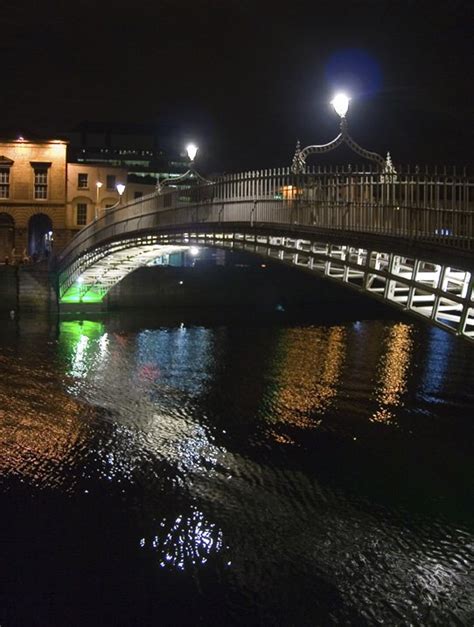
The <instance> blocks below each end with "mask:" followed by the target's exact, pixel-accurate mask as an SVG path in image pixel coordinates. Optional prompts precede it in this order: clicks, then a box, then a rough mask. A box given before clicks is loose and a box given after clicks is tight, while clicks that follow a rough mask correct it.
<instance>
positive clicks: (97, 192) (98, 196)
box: [95, 181, 103, 220]
mask: <svg viewBox="0 0 474 627" xmlns="http://www.w3.org/2000/svg"><path fill="white" fill-rule="evenodd" d="M95 185H96V199H95V219H96V220H97V218H98V217H99V209H100V188H101V187H102V185H103V183H101V182H100V181H97V182H96V184H95Z"/></svg>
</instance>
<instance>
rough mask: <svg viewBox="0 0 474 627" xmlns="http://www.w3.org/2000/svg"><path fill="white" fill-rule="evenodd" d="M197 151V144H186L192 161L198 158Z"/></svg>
mask: <svg viewBox="0 0 474 627" xmlns="http://www.w3.org/2000/svg"><path fill="white" fill-rule="evenodd" d="M197 151H198V147H197V146H196V144H188V145H187V146H186V152H187V153H188V157H189V160H190V161H194V159H195V158H196V154H197Z"/></svg>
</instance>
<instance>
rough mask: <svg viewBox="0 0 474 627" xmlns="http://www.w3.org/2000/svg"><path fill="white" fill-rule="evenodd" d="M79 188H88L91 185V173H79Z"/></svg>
mask: <svg viewBox="0 0 474 627" xmlns="http://www.w3.org/2000/svg"><path fill="white" fill-rule="evenodd" d="M77 187H78V189H87V188H88V187H89V175H88V174H87V173H85V172H79V174H78V175H77Z"/></svg>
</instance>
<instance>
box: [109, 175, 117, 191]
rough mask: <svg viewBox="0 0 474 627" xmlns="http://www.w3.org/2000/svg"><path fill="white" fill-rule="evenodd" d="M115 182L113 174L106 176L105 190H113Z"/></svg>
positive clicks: (115, 178)
mask: <svg viewBox="0 0 474 627" xmlns="http://www.w3.org/2000/svg"><path fill="white" fill-rule="evenodd" d="M116 181H117V177H116V176H115V174H107V182H106V185H107V189H115V185H116Z"/></svg>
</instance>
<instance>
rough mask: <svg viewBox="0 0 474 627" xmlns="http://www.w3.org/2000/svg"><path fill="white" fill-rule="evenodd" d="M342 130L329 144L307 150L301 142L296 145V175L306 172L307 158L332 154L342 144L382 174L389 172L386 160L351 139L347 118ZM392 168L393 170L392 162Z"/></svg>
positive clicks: (294, 158)
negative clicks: (378, 169)
mask: <svg viewBox="0 0 474 627" xmlns="http://www.w3.org/2000/svg"><path fill="white" fill-rule="evenodd" d="M340 130H341V132H340V133H339V135H338V136H337V137H335V138H334V139H333V140H332V141H330V142H328V143H327V144H315V145H312V146H306V148H301V146H300V142H299V141H298V142H297V143H296V150H295V155H294V157H293V163H292V166H291V169H292V171H293V172H294V173H295V174H299V173H301V172H304V171H305V167H306V158H307V157H308V156H309V155H313V154H324V153H326V152H330V151H331V150H334V149H335V148H337V147H338V146H340V145H341V144H347V146H349V148H350V149H351V150H352V151H353V152H355V153H356V154H358V155H360V156H361V157H364V159H368V160H369V161H373V162H375V163H376V164H377V166H378V167H379V168H380V170H381V171H382V172H386V171H387V166H388V161H387V160H386V159H384V158H383V157H382V156H381V155H379V154H378V153H376V152H371V151H370V150H366V149H365V148H362V146H359V144H358V143H357V142H356V141H355V140H354V139H353V138H352V137H351V135H350V134H349V130H348V127H347V120H346V118H345V117H343V118H341V125H340ZM387 156H389V155H387ZM390 166H391V167H392V168H393V165H392V163H391V160H390Z"/></svg>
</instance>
